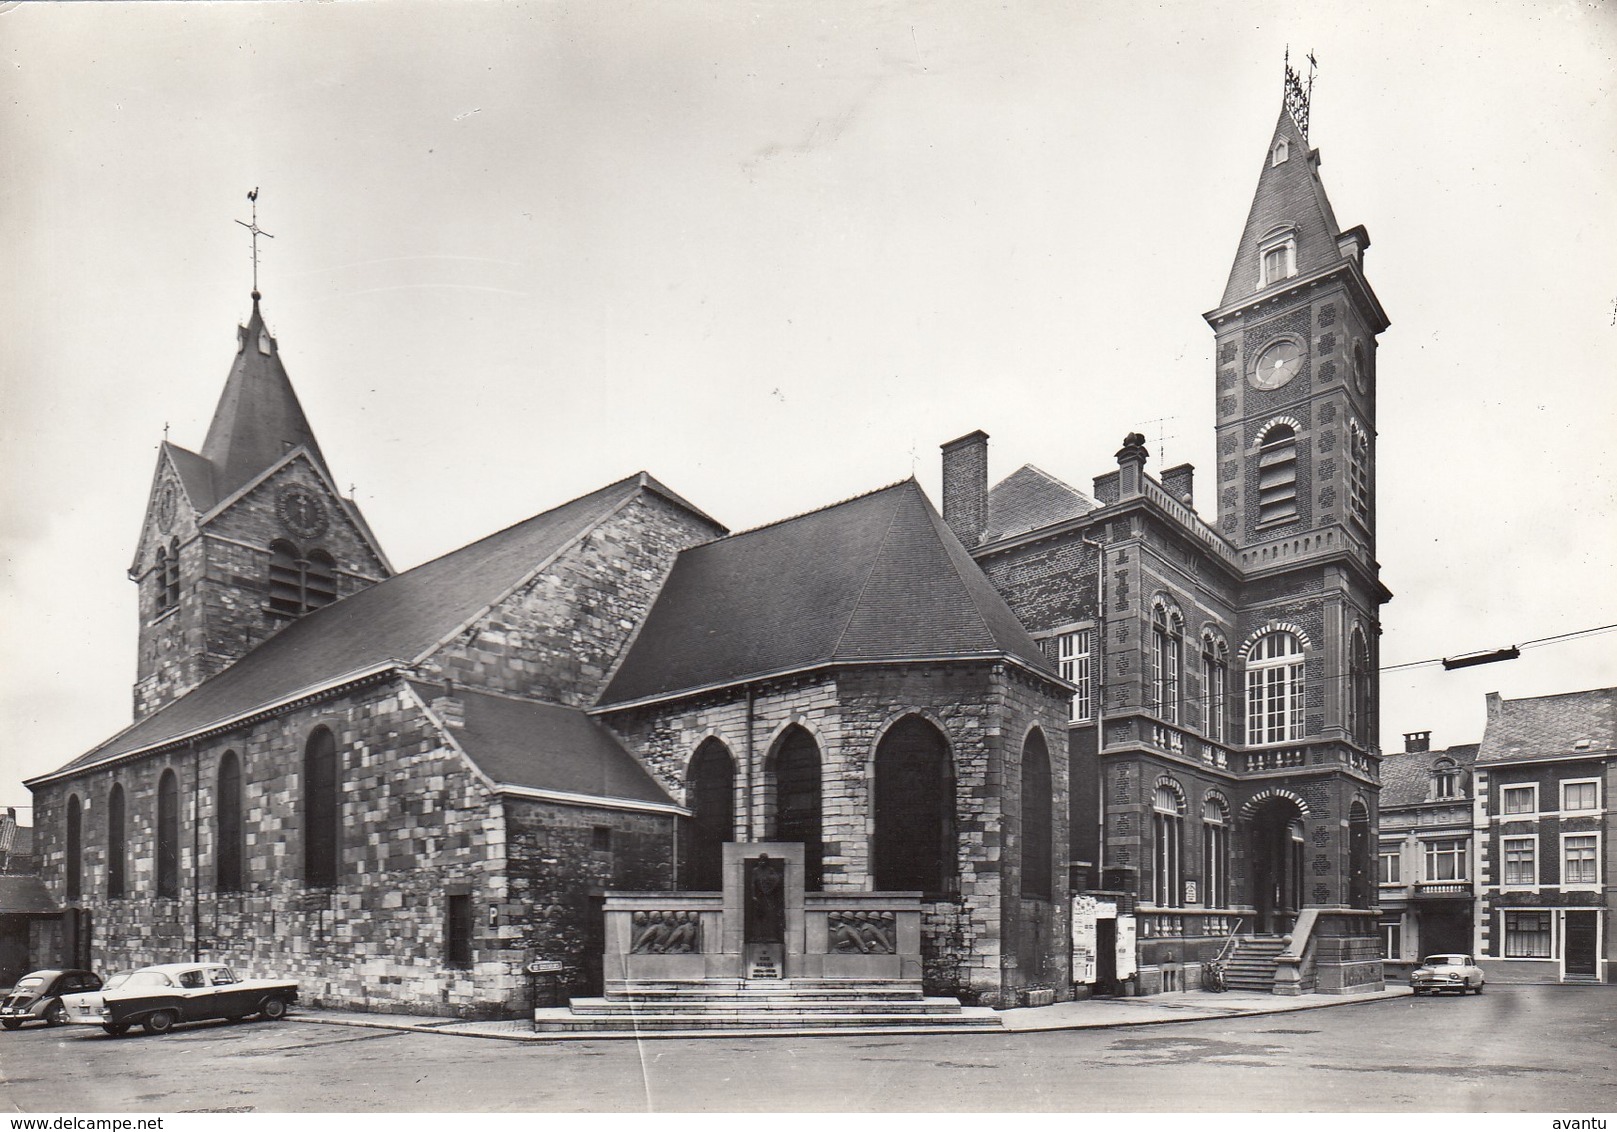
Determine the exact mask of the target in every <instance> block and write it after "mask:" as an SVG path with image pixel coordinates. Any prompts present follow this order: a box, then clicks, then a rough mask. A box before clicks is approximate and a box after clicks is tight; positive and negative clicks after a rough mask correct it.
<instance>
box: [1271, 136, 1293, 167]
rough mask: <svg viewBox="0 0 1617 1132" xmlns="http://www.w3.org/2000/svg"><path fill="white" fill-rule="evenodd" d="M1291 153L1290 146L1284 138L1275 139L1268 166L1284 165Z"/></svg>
mask: <svg viewBox="0 0 1617 1132" xmlns="http://www.w3.org/2000/svg"><path fill="white" fill-rule="evenodd" d="M1290 152H1291V146H1290V145H1289V144H1288V143H1287V141H1286V139H1285V138H1276V139H1275V147H1274V150H1273V151H1272V152H1271V153H1270V155H1269V164H1270V165H1284V164H1285V163H1286V157H1287V155H1288V154H1289V153H1290Z"/></svg>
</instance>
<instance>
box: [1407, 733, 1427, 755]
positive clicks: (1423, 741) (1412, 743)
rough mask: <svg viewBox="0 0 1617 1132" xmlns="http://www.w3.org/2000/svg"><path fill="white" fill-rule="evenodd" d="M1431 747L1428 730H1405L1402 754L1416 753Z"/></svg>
mask: <svg viewBox="0 0 1617 1132" xmlns="http://www.w3.org/2000/svg"><path fill="white" fill-rule="evenodd" d="M1431 749H1432V733H1431V732H1430V731H1405V732H1404V754H1406V755H1418V754H1421V753H1422V752H1425V751H1430V750H1431Z"/></svg>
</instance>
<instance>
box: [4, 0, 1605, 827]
mask: <svg viewBox="0 0 1617 1132" xmlns="http://www.w3.org/2000/svg"><path fill="white" fill-rule="evenodd" d="M1288 46H1289V48H1290V50H1291V53H1292V56H1293V59H1294V61H1295V60H1297V59H1299V58H1300V57H1301V56H1303V55H1305V54H1306V53H1307V52H1308V51H1310V50H1312V51H1313V53H1314V56H1315V58H1316V59H1317V60H1318V64H1319V69H1318V72H1317V74H1316V77H1315V83H1314V88H1313V106H1312V111H1313V112H1312V122H1311V129H1310V141H1311V143H1312V144H1313V145H1315V146H1318V147H1319V149H1320V153H1321V157H1322V165H1321V175H1322V177H1323V179H1324V182H1325V186H1326V189H1327V192H1328V193H1329V195H1330V198H1331V201H1332V204H1333V206H1334V208H1335V211H1336V215H1337V218H1338V220H1339V222H1340V223H1341V224H1342V225H1343V226H1344V227H1351V226H1353V225H1356V224H1362V225H1364V226H1365V227H1366V228H1367V229H1368V230H1369V233H1370V236H1371V239H1372V247H1371V249H1370V251H1369V252H1368V253H1367V255H1366V260H1365V267H1366V273H1367V275H1368V277H1369V279H1370V281H1371V284H1372V286H1373V287H1374V288H1375V289H1376V291H1377V294H1378V295H1379V297H1380V299H1381V301H1382V304H1383V306H1384V307H1385V308H1386V310H1387V312H1388V315H1389V317H1390V318H1391V321H1392V325H1391V328H1390V329H1389V330H1388V331H1387V332H1386V333H1385V334H1383V335H1382V336H1381V339H1380V342H1381V346H1380V353H1379V358H1378V367H1377V368H1378V379H1379V381H1380V403H1379V419H1378V428H1379V437H1378V444H1379V451H1378V489H1379V500H1378V501H1379V538H1380V541H1379V547H1378V555H1379V558H1380V561H1381V563H1382V577H1383V580H1384V581H1385V583H1386V584H1387V586H1388V587H1389V588H1390V589H1391V590H1392V591H1393V593H1394V594H1395V595H1396V596H1395V598H1394V600H1393V601H1392V602H1391V604H1389V605H1388V606H1387V607H1386V608H1385V610H1384V618H1383V627H1384V636H1383V642H1382V661H1383V663H1384V664H1385V665H1398V664H1402V663H1405V662H1409V661H1419V660H1427V659H1431V658H1437V657H1443V656H1454V655H1458V654H1462V653H1467V652H1473V651H1477V650H1482V649H1491V648H1497V647H1502V646H1506V645H1511V644H1520V643H1523V642H1527V641H1533V640H1537V639H1540V638H1545V637H1550V636H1553V635H1557V634H1563V633H1571V632H1576V631H1578V630H1583V629H1588V628H1593V627H1598V626H1605V625H1611V624H1613V623H1617V588H1614V587H1613V584H1612V582H1613V578H1614V576H1617V523H1614V522H1613V515H1614V513H1617V499H1614V496H1617V451H1614V447H1617V446H1614V444H1613V429H1612V424H1613V420H1614V416H1617V413H1614V409H1617V393H1614V392H1613V390H1614V382H1613V378H1614V377H1617V266H1614V265H1617V199H1614V196H1617V98H1614V90H1613V86H1614V81H1617V4H1614V3H1611V2H1610V0H1599V2H1587V0H1585V2H1576V0H1562V2H1555V0H1537V2H1533V3H1523V4H1511V3H1499V4H1495V5H1488V6H1477V5H1473V4H1471V3H1459V2H1448V0H1443V2H1428V3H1419V2H1408V0H1404V2H1397V3H1390V2H1374V3H1363V4H1353V5H1348V4H1341V3H1331V4H1310V3H1302V2H1296V0H1292V2H1286V3H1239V4H1238V3H1231V2H1219V0H1213V2H1202V3H1191V2H1172V3H1160V4H1151V5H1125V4H1121V3H1117V4H1113V3H1106V4H1102V3H1041V2H1034V0H1025V2H1014V0H1013V2H1010V3H1005V4H1000V5H990V4H986V3H979V2H948V0H926V2H924V3H921V2H915V3H910V2H897V0H895V2H889V3H876V4H870V3H855V2H852V0H816V2H812V3H806V4H805V3H800V2H795V0H794V2H788V0H768V2H757V3H749V2H742V0H724V2H698V0H689V2H683V3H678V2H676V3H672V4H669V3H650V2H645V3H642V2H630V0H592V2H588V3H573V2H564V0H558V2H553V3H532V4H525V3H499V2H486V3H474V2H458V3H434V2H432V0H414V2H412V3H409V4H407V5H406V4H403V3H388V2H342V0H338V2H326V3H297V2H287V3H253V2H250V0H244V2H237V3H184V4H179V3H174V4H163V3H142V4H119V3H100V4H50V3H25V4H3V3H0V138H4V139H5V140H4V144H3V145H0V168H3V177H0V247H4V248H5V249H6V254H5V257H4V261H3V266H0V381H3V395H4V405H5V410H4V414H3V416H4V419H3V421H0V666H3V668H0V805H18V806H22V805H26V804H27V802H28V801H29V798H28V792H27V791H26V789H25V788H24V787H22V786H21V785H20V783H21V780H22V779H23V778H26V777H28V776H31V775H35V774H41V773H44V772H46V771H49V770H52V769H54V768H56V767H57V766H59V765H61V764H63V763H65V762H67V761H68V760H70V759H72V758H74V757H75V756H77V755H78V754H80V753H82V752H83V751H85V750H87V749H88V748H90V747H91V746H93V745H95V744H96V743H97V742H99V741H100V740H102V739H104V738H105V737H107V736H108V735H110V734H111V733H113V732H114V731H116V730H118V729H119V728H121V727H122V726H124V725H125V724H126V723H127V722H128V721H129V712H130V686H131V684H132V683H133V680H134V670H135V636H136V622H135V609H136V605H135V587H134V585H133V583H131V582H130V581H129V580H128V578H127V577H126V571H127V569H128V567H129V565H130V560H131V558H132V556H133V554H134V551H135V544H136V536H137V534H138V532H139V529H140V524H141V521H142V517H143V514H144V510H145V506H146V501H147V493H148V491H149V489H150V484H151V476H152V471H153V469H154V467H155V461H156V455H157V445H158V443H159V442H160V441H161V440H162V438H163V436H164V430H165V429H167V430H168V436H169V438H170V439H171V440H172V441H174V442H175V443H176V444H179V445H181V446H183V447H187V448H191V449H193V450H195V449H198V448H200V447H201V445H202V440H203V437H204V435H205V433H206V431H207V425H208V421H209V420H210V418H211V416H212V413H213V409H214V405H215V403H216V401H217V398H218V395H219V392H220V390H221V388H222V386H223V382H224V378H225V376H226V374H227V372H228V371H229V368H230V364H231V361H232V359H233V356H234V349H235V327H236V325H237V323H238V322H242V321H245V319H246V317H247V315H248V313H249V310H250V298H249V291H250V290H251V288H252V262H251V256H250V250H249V249H250V241H249V239H248V237H247V233H246V231H245V230H244V229H243V228H242V227H241V226H239V225H238V224H237V223H236V221H238V220H241V221H245V220H248V219H250V215H251V214H250V212H249V208H250V205H249V202H248V200H247V196H246V194H247V192H248V190H250V189H253V188H255V187H256V188H257V189H258V190H259V198H258V222H259V224H260V226H261V227H262V228H263V229H264V230H265V231H266V232H268V233H270V234H271V238H267V239H264V240H262V241H261V243H260V265H259V286H260V289H261V291H262V292H263V295H264V299H263V309H264V313H265V316H266V319H267V320H268V322H269V325H270V328H271V330H272V332H273V333H275V335H276V336H277V338H278V340H279V343H280V348H281V354H282V358H283V361H284V363H285V365H286V367H287V370H288V372H289V374H290V376H291V378H292V381H293V383H294V385H295V387H296V388H297V391H298V394H299V396H300V398H301V400H302V402H303V405H304V408H305V410H306V412H307V413H308V416H309V418H310V420H311V422H312V424H313V426H314V429H315V432H316V434H317V436H318V437H319V440H320V444H321V447H322V448H323V450H324V452H325V455H326V457H327V460H328V462H329V464H330V465H331V468H332V470H333V472H334V474H335V475H336V477H337V478H338V480H339V486H341V487H342V488H343V489H345V490H347V489H348V488H349V487H350V485H352V487H353V490H354V493H355V497H356V498H357V500H358V502H359V504H360V506H361V508H362V509H363V510H364V512H365V514H366V516H367V518H368V519H369V521H370V524H371V526H372V527H373V528H374V530H375V531H376V533H377V535H378V537H379V538H380V539H381V542H382V545H383V547H384V548H385V549H386V550H387V552H388V554H389V555H390V557H391V558H392V561H393V564H394V566H395V567H397V568H399V569H404V568H407V567H410V566H414V565H417V564H419V563H421V562H423V561H426V560H429V559H431V558H433V557H436V556H437V555H439V554H442V553H445V552H447V551H449V550H452V549H454V548H456V547H458V546H461V545H463V544H465V543H466V542H469V541H471V540H473V539H475V538H479V537H481V536H483V535H485V534H488V533H490V532H492V531H494V530H497V529H500V528H502V527H505V526H508V525H510V524H511V523H514V522H517V521H520V520H521V519H523V518H526V517H528V516H529V515H532V514H535V513H537V512H539V511H542V510H545V509H548V508H549V507H552V506H554V505H556V504H558V503H561V502H563V501H565V500H567V499H570V498H572V497H574V496H576V495H579V494H581V493H584V492H587V491H590V490H592V489H594V488H595V487H598V486H600V485H602V484H604V483H607V482H610V481H612V480H615V479H618V478H620V477H622V476H624V475H626V474H629V473H631V472H634V471H638V470H642V469H644V470H647V471H650V472H651V473H652V474H654V475H655V476H657V477H658V478H659V479H661V480H662V481H663V482H665V483H667V484H668V485H669V486H670V487H672V488H673V489H674V490H676V491H678V492H680V493H681V494H683V495H685V496H686V497H687V498H689V499H691V500H692V501H693V502H695V503H696V504H697V505H698V506H700V507H701V508H703V509H704V510H706V511H708V512H709V513H710V514H712V515H713V516H715V517H716V518H718V519H719V520H720V521H721V522H723V523H725V524H726V525H728V526H729V527H731V528H732V529H736V530H741V529H746V528H748V527H751V526H755V525H758V524H761V523H765V522H770V521H773V520H775V519H778V518H781V517H784V516H787V515H791V514H795V513H799V512H802V511H805V510H811V509H813V508H816V507H820V506H824V505H826V504H829V503H832V502H835V501H837V500H839V499H843V498H846V497H848V496H851V495H856V494H859V493H862V492H865V491H869V490H872V489H874V488H876V487H880V486H883V485H885V484H889V483H892V482H894V481H897V480H901V479H904V478H906V477H908V476H911V475H915V476H916V477H918V478H919V480H920V482H921V484H922V486H923V487H925V488H926V490H927V491H928V493H929V494H930V495H931V496H932V498H933V499H934V501H936V500H937V499H938V497H939V496H938V483H939V454H938V445H939V444H940V443H942V442H944V441H946V440H950V439H952V438H954V437H956V436H959V435H961V434H963V433H966V432H969V431H971V430H972V429H979V428H980V429H982V430H984V431H985V432H987V433H989V434H990V436H991V437H992V439H991V442H990V455H989V460H990V474H991V476H992V478H994V479H995V480H997V479H999V478H1001V477H1003V476H1005V475H1008V474H1010V473H1011V472H1012V471H1014V470H1015V469H1016V468H1018V467H1020V466H1021V465H1023V464H1026V463H1032V464H1035V465H1037V466H1038V467H1040V468H1042V469H1044V470H1045V471H1047V472H1049V473H1050V474H1052V475H1055V476H1057V477H1059V478H1061V479H1063V480H1066V481H1068V482H1069V483H1072V484H1073V485H1075V486H1078V487H1080V488H1083V489H1086V490H1087V489H1088V488H1089V486H1090V483H1091V480H1092V478H1093V477H1094V476H1096V475H1099V474H1102V473H1104V472H1106V471H1107V470H1108V469H1109V468H1115V466H1116V465H1115V461H1114V460H1113V455H1112V454H1113V453H1114V452H1115V451H1116V449H1117V447H1118V446H1119V443H1120V442H1121V440H1122V438H1123V436H1124V434H1125V433H1127V432H1130V431H1134V430H1136V429H1137V430H1139V431H1140V432H1143V433H1144V434H1145V435H1146V436H1147V438H1148V446H1149V447H1150V449H1151V453H1152V458H1151V465H1150V466H1151V467H1152V468H1154V469H1160V468H1162V467H1165V466H1168V465H1171V464H1175V463H1179V462H1183V461H1189V462H1191V463H1193V464H1195V465H1196V466H1197V467H1198V468H1199V469H1202V473H1201V475H1202V484H1203V492H1202V497H1201V499H1200V500H1199V502H1200V509H1201V511H1202V513H1203V514H1204V516H1206V517H1208V518H1209V519H1212V518H1213V515H1214V511H1215V503H1214V500H1213V499H1212V497H1211V492H1210V491H1209V490H1207V485H1208V484H1209V483H1210V481H1209V480H1207V478H1206V477H1207V476H1208V475H1209V474H1210V473H1211V470H1212V468H1213V466H1214V463H1213V400H1214V392H1213V391H1214V366H1213V359H1212V344H1213V336H1212V332H1211V330H1210V329H1209V328H1208V326H1207V325H1206V323H1205V322H1204V321H1203V319H1202V317H1201V315H1202V313H1203V312H1205V311H1209V310H1211V309H1213V307H1215V306H1216V305H1217V303H1218V301H1219V298H1220V296H1221V294H1222V292H1223V288H1224V283H1225V279H1226V277H1227V275H1228V273H1229V268H1230V264H1231V261H1232V259H1233V257H1234V254H1235V250H1236V241H1237V238H1238V237H1239V235H1240V231H1241V228H1242V225H1243V223H1244V221H1245V218H1246V213H1247V209H1248V206H1249V204H1250V202H1251V197H1252V192H1253V189H1254V187H1255V186H1256V183H1257V176H1258V171H1259V168H1260V166H1261V163H1262V161H1263V159H1264V156H1265V147H1266V145H1267V142H1268V140H1269V136H1270V133H1271V131H1272V129H1273V126H1274V122H1275V118H1276V115H1277V114H1278V112H1279V108H1280V101H1281V80H1282V60H1283V58H1284V53H1285V52H1286V50H1287V48H1288ZM1610 685H1617V634H1611V633H1607V634H1603V635H1596V636H1592V637H1585V638H1582V639H1578V640H1573V641H1568V642H1562V643H1555V644H1546V645H1543V646H1540V647H1534V648H1528V649H1526V650H1524V651H1523V654H1522V656H1521V658H1520V659H1519V660H1516V661H1512V662H1509V663H1503V664H1495V665H1488V666H1485V667H1479V668H1475V669H1468V670H1464V671H1458V672H1445V671H1444V670H1443V669H1442V668H1441V667H1440V666H1425V667H1416V668H1399V669H1396V670H1394V671H1391V672H1387V673H1386V674H1385V675H1384V676H1383V679H1382V738H1383V746H1384V747H1386V748H1387V749H1396V748H1397V747H1398V745H1399V743H1400V739H1399V736H1400V735H1401V734H1402V733H1403V732H1406V731H1412V730H1431V731H1432V732H1433V735H1432V742H1433V744H1434V745H1435V746H1440V747H1441V746H1447V745H1450V744H1453V743H1463V742H1475V741H1477V740H1478V739H1480V738H1481V735H1482V729H1483V724H1484V707H1483V704H1484V701H1483V697H1484V694H1485V693H1487V692H1489V691H1499V692H1501V693H1502V694H1504V695H1505V696H1506V697H1507V698H1510V697H1518V696H1529V695H1543V694H1549V693H1554V692H1561V691H1574V690H1579V689H1583V688H1591V687H1602V686H1610ZM24 820H25V821H26V820H27V819H26V811H25V812H24Z"/></svg>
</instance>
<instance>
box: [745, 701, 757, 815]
mask: <svg viewBox="0 0 1617 1132" xmlns="http://www.w3.org/2000/svg"><path fill="white" fill-rule="evenodd" d="M756 694H757V690H756V687H755V686H754V685H752V684H748V685H747V779H746V788H747V836H746V840H747V841H749V842H751V841H755V840H757V837H756V834H755V832H754V830H753V825H752V818H753V815H752V808H753V800H752V786H753V779H754V773H753V768H752V709H753V703H754V697H755V695H756Z"/></svg>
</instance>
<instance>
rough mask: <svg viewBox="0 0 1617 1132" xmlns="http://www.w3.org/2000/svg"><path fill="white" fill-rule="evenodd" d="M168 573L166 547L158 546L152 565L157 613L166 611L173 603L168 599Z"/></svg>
mask: <svg viewBox="0 0 1617 1132" xmlns="http://www.w3.org/2000/svg"><path fill="white" fill-rule="evenodd" d="M169 574H170V570H169V559H168V547H166V546H160V547H158V548H157V560H156V562H155V564H154V565H153V566H152V591H153V593H155V594H156V596H157V602H156V609H157V612H158V613H164V612H166V611H167V610H168V609H170V608H171V607H172V606H173V604H174V603H173V602H172V601H171V600H170V599H169V588H168V579H169Z"/></svg>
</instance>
